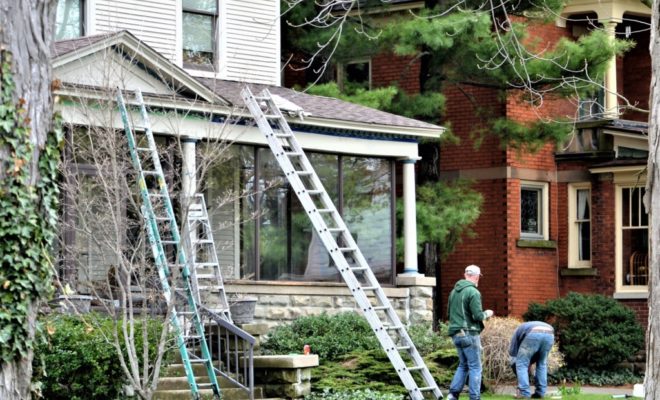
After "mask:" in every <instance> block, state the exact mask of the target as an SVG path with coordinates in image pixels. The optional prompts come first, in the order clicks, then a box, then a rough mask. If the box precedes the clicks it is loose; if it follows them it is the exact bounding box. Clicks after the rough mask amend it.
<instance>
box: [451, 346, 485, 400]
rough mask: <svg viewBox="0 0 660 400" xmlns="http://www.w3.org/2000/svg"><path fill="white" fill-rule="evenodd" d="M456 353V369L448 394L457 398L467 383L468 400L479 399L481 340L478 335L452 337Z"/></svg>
mask: <svg viewBox="0 0 660 400" xmlns="http://www.w3.org/2000/svg"><path fill="white" fill-rule="evenodd" d="M452 341H453V342H454V346H456V352H458V368H457V369H456V373H455V374H454V379H452V381H451V385H449V392H450V393H452V394H453V395H454V396H455V397H457V398H458V395H459V393H461V391H462V390H463V386H465V381H466V380H467V379H469V381H468V388H469V389H470V400H479V399H480V398H481V338H480V337H479V335H465V336H457V335H454V336H452Z"/></svg>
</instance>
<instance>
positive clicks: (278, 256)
mask: <svg viewBox="0 0 660 400" xmlns="http://www.w3.org/2000/svg"><path fill="white" fill-rule="evenodd" d="M258 151H259V173H260V174H261V175H260V178H259V188H260V191H262V192H261V194H260V195H257V198H258V199H259V200H258V201H259V205H260V206H261V211H260V215H259V253H260V256H261V258H260V260H259V268H260V278H261V279H265V280H277V279H289V277H290V274H289V269H288V264H289V262H288V261H289V260H288V256H289V255H288V251H287V247H288V246H287V245H288V243H287V238H288V236H289V221H288V215H287V209H288V206H289V204H288V203H289V193H288V192H289V190H288V185H287V183H286V179H285V178H284V175H283V174H282V172H281V170H280V167H279V165H278V164H277V162H276V161H275V158H274V156H273V153H271V151H270V149H259V150H258Z"/></svg>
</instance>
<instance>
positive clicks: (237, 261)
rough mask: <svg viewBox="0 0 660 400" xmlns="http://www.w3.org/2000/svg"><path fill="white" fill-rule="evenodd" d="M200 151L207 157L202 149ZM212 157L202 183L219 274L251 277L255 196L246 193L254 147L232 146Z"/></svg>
mask: <svg viewBox="0 0 660 400" xmlns="http://www.w3.org/2000/svg"><path fill="white" fill-rule="evenodd" d="M201 146H203V145H200V147H201ZM209 146H210V147H217V146H219V145H218V144H216V143H213V144H211V145H209ZM200 153H201V154H204V155H205V157H206V156H207V154H208V156H211V155H210V154H209V152H207V151H206V149H204V148H202V150H200ZM213 157H217V159H216V160H214V163H213V165H212V166H211V167H210V168H209V171H208V173H207V176H206V179H205V182H204V184H205V193H206V203H207V204H206V206H207V208H208V212H209V219H210V222H211V228H212V232H213V239H214V241H215V247H216V252H217V255H218V261H219V263H220V267H221V268H222V276H223V277H225V278H226V279H238V278H242V279H254V277H255V266H256V262H255V260H254V255H255V254H254V234H255V221H254V214H255V196H254V194H251V195H250V194H248V191H252V190H253V189H254V188H253V186H254V148H252V147H249V146H239V145H234V146H231V147H229V148H227V149H224V150H222V151H221V154H214V155H213Z"/></svg>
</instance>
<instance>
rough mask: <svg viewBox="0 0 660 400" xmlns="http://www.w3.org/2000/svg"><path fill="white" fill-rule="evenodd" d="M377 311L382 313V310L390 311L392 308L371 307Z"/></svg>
mask: <svg viewBox="0 0 660 400" xmlns="http://www.w3.org/2000/svg"><path fill="white" fill-rule="evenodd" d="M371 308H373V309H374V310H375V311H382V310H388V309H389V308H390V307H389V306H377V307H371Z"/></svg>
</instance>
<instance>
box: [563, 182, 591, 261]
mask: <svg viewBox="0 0 660 400" xmlns="http://www.w3.org/2000/svg"><path fill="white" fill-rule="evenodd" d="M580 190H588V191H589V219H588V220H584V221H583V220H578V218H577V207H578V204H577V201H578V192H579V191H580ZM592 219H593V207H592V192H591V183H589V182H580V183H572V184H569V185H568V268H591V265H592V257H593V234H590V235H589V250H590V254H589V259H588V260H580V257H579V241H580V230H579V224H580V223H581V222H585V221H588V222H589V230H590V232H593V223H592Z"/></svg>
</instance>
